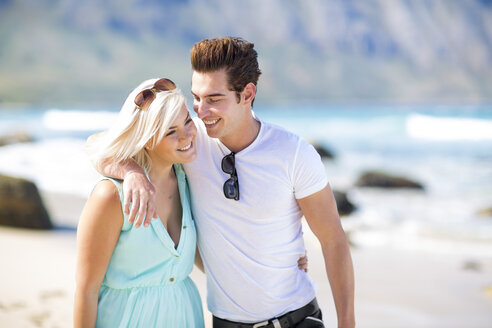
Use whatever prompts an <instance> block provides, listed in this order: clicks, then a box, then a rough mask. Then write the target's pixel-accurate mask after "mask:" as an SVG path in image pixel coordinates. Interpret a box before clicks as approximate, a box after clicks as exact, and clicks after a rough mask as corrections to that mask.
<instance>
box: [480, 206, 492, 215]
mask: <svg viewBox="0 0 492 328" xmlns="http://www.w3.org/2000/svg"><path fill="white" fill-rule="evenodd" d="M477 214H478V215H480V216H489V217H492V206H491V207H488V208H482V209H480V210H478V212H477Z"/></svg>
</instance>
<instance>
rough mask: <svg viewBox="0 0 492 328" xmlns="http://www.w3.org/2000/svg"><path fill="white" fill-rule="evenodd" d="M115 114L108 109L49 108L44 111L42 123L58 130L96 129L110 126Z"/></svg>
mask: <svg viewBox="0 0 492 328" xmlns="http://www.w3.org/2000/svg"><path fill="white" fill-rule="evenodd" d="M117 115H118V113H115V112H110V111H82V110H68V111H67V110H58V109H51V110H48V111H46V112H45V113H44V115H43V124H44V126H45V127H46V128H48V129H51V130H58V131H97V130H105V129H107V128H108V127H110V126H111V124H112V123H113V122H114V121H115V119H116V117H117Z"/></svg>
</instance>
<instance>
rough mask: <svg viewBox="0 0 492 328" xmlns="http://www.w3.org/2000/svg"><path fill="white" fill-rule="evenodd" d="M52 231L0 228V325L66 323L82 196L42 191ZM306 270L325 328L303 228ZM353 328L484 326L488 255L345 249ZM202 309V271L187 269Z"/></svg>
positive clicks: (313, 256) (323, 291) (491, 293)
mask: <svg viewBox="0 0 492 328" xmlns="http://www.w3.org/2000/svg"><path fill="white" fill-rule="evenodd" d="M43 199H44V201H45V203H46V205H47V207H48V210H49V211H50V213H51V216H52V220H53V222H54V223H55V224H56V225H57V226H59V227H61V228H59V229H56V230H53V231H43V232H38V231H29V230H23V229H14V228H7V227H1V228H0V248H1V249H2V251H1V253H0V263H2V270H0V326H1V327H70V326H72V311H73V310H72V307H73V293H74V287H75V279H74V275H75V254H76V231H75V228H74V226H73V222H75V221H76V219H75V218H77V217H78V215H79V213H80V210H81V209H82V207H83V204H84V202H85V199H83V198H80V197H75V196H70V195H63V194H53V193H43ZM304 236H305V240H306V247H307V249H308V256H309V272H310V274H311V276H312V277H313V279H314V280H315V281H316V283H317V284H318V286H319V290H318V300H319V303H320V305H321V307H322V310H323V312H324V316H325V322H326V326H327V327H336V315H335V310H334V305H333V301H332V299H331V292H330V287H329V284H328V280H327V278H326V276H325V270H324V263H323V259H322V256H321V251H320V248H319V245H318V243H317V240H316V238H315V237H314V236H313V234H312V233H311V232H310V231H309V228H307V227H305V233H304ZM352 257H353V261H354V267H355V277H356V316H357V326H358V327H364V328H386V327H388V328H390V327H391V328H407V327H408V328H410V327H412V328H416V327H421V328H490V327H492V254H491V255H490V257H488V258H484V257H476V258H470V257H462V256H454V255H449V254H448V255H441V254H431V253H424V252H409V251H400V250H394V249H393V250H392V249H381V248H359V247H356V246H354V247H353V248H352ZM192 278H193V280H194V281H195V283H196V284H197V286H198V288H199V290H200V293H201V296H202V300H203V302H204V303H203V304H204V309H205V315H206V318H205V320H206V323H207V327H211V323H210V321H211V319H210V313H208V311H207V310H206V303H205V298H206V286H205V276H204V275H203V274H202V273H201V272H199V271H198V270H197V269H195V270H194V271H193V273H192Z"/></svg>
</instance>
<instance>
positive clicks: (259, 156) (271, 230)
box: [100, 37, 355, 328]
mask: <svg viewBox="0 0 492 328" xmlns="http://www.w3.org/2000/svg"><path fill="white" fill-rule="evenodd" d="M191 63H192V67H193V76H192V90H191V92H192V94H193V97H194V102H193V109H194V111H195V112H196V113H197V115H198V119H196V124H197V127H198V135H197V145H196V147H197V159H196V160H195V161H194V162H192V163H189V164H186V165H185V171H186V174H187V177H188V182H189V185H190V189H191V200H192V209H193V214H194V218H195V223H196V226H197V231H198V248H199V251H200V254H201V257H202V260H203V263H204V267H205V272H206V275H207V291H208V295H207V303H208V308H209V310H210V311H211V312H212V314H213V315H214V318H213V321H214V327H275V328H277V327H295V326H296V325H302V326H305V327H322V326H323V325H322V322H321V320H320V319H321V311H320V310H319V307H318V305H317V303H316V298H315V287H314V285H313V282H312V280H311V279H310V278H309V276H308V275H307V274H306V273H305V272H304V271H302V270H298V268H297V259H298V258H299V256H302V255H303V254H304V252H305V248H304V242H303V238H302V231H301V230H302V227H301V218H302V216H304V217H305V218H306V221H307V222H308V224H309V226H310V228H311V230H312V231H313V232H314V234H315V235H316V237H317V238H318V240H319V242H320V244H321V247H322V251H323V256H324V261H325V267H326V273H327V275H328V278H329V281H330V285H331V289H332V293H333V297H334V301H335V306H336V310H337V317H338V327H339V328H342V327H343V328H353V327H355V319H354V277H353V267H352V260H351V257H350V250H349V247H348V243H347V239H346V236H345V233H344V231H343V229H342V227H341V224H340V219H339V217H338V213H337V208H336V203H335V200H334V197H333V194H332V192H331V189H330V187H329V185H328V183H327V177H326V175H325V170H324V167H323V164H322V162H321V160H320V157H319V155H318V154H317V153H316V151H315V150H314V148H313V147H312V146H311V145H309V144H308V143H307V142H306V141H304V140H303V139H301V138H299V137H298V136H296V135H294V134H292V133H290V132H288V131H286V130H284V129H282V128H280V127H277V126H274V125H272V124H269V123H266V122H263V121H261V120H260V119H259V118H257V117H256V116H255V115H254V114H253V112H252V110H251V108H252V106H253V102H254V99H255V95H256V87H257V81H258V77H259V75H260V74H261V72H260V70H259V67H258V61H257V53H256V51H255V50H254V48H253V44H252V43H249V42H247V41H245V40H243V39H240V38H230V37H226V38H219V39H212V40H203V41H201V42H198V43H196V44H195V45H194V46H193V48H192V50H191ZM100 170H102V171H103V172H104V173H105V174H107V175H108V174H109V175H113V176H116V177H117V178H125V195H128V197H127V199H126V209H125V210H126V211H128V207H129V203H130V201H132V203H133V204H134V205H133V207H132V210H131V213H130V216H131V217H135V216H137V219H136V223H135V224H136V225H139V224H141V223H142V221H143V218H144V217H145V216H146V217H147V218H146V219H145V225H148V223H149V222H150V218H151V216H153V213H154V205H153V199H152V193H153V191H152V190H153V187H152V186H151V185H150V183H149V182H148V181H147V179H146V177H145V174H144V173H143V171H142V169H141V168H139V167H138V166H137V165H136V164H135V163H124V164H119V165H117V166H115V165H107V166H105V167H102V168H100ZM137 212H138V215H137Z"/></svg>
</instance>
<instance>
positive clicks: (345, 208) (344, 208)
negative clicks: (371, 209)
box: [333, 190, 356, 216]
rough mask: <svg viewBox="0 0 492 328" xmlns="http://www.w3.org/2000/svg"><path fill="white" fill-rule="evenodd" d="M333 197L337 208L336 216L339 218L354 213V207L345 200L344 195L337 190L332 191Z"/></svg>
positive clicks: (345, 195)
mask: <svg viewBox="0 0 492 328" xmlns="http://www.w3.org/2000/svg"><path fill="white" fill-rule="evenodd" d="M333 195H334V196H335V201H336V203H337V208H338V214H339V215H340V216H345V215H349V214H350V213H352V212H353V211H355V209H356V207H355V205H354V204H352V202H351V201H350V200H349V199H348V198H347V194H346V193H344V192H342V191H338V190H333Z"/></svg>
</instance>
